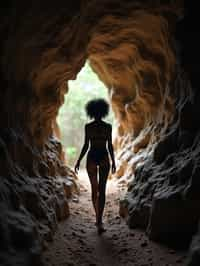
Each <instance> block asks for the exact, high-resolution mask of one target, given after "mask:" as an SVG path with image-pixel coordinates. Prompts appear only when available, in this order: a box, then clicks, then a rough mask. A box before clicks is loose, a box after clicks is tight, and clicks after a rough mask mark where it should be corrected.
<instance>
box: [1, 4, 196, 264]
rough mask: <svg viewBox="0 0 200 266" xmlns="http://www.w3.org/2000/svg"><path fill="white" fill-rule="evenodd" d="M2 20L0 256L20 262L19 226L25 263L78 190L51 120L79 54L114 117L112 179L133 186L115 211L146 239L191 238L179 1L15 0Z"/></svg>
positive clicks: (189, 132)
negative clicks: (144, 233) (98, 82)
mask: <svg viewBox="0 0 200 266" xmlns="http://www.w3.org/2000/svg"><path fill="white" fill-rule="evenodd" d="M186 10H187V9H186ZM185 14H186V15H185ZM1 15H2V16H1V22H2V23H1V27H0V31H1V35H0V36H1V52H0V62H1V67H0V80H1V90H0V91H1V92H0V93H1V107H0V108H1V113H0V121H1V125H2V127H1V130H0V140H1V142H0V143H1V151H2V152H1V159H0V165H1V167H0V175H1V188H0V197H1V199H2V204H1V205H2V210H3V211H2V212H1V217H2V218H1V219H0V228H1V230H0V231H1V236H2V239H4V240H5V241H3V243H5V245H3V248H4V251H3V252H1V256H0V259H1V260H2V261H3V260H5V258H6V256H7V255H8V254H9V256H10V257H13V258H15V257H16V255H17V256H18V259H19V261H20V260H25V259H24V253H23V251H24V249H25V247H24V246H23V247H20V250H19V248H18V246H19V236H18V235H17V232H20V233H21V234H23V235H24V238H25V240H26V238H28V239H29V243H30V244H29V246H26V252H28V254H30V257H26V261H23V263H24V264H27V265H28V263H29V262H30V261H31V260H33V258H35V259H36V260H38V257H39V255H40V250H41V243H43V244H44V245H45V241H44V240H45V239H47V240H48V239H51V238H52V234H53V232H54V231H55V229H56V223H57V220H59V219H62V218H65V217H67V216H68V214H69V210H68V203H67V198H69V197H70V195H71V193H72V191H76V190H77V187H76V184H75V182H74V178H75V176H74V173H73V172H72V171H71V170H70V169H69V168H68V167H67V166H65V165H64V162H63V156H62V147H61V144H60V142H59V140H58V138H57V137H56V134H55V131H54V128H55V127H54V125H55V120H56V116H57V114H58V110H59V107H60V106H61V105H62V103H63V99H64V94H65V93H67V90H68V86H67V81H68V80H70V79H75V78H76V75H77V73H78V72H79V71H80V69H81V67H82V66H83V65H84V63H85V60H86V59H87V58H88V59H89V61H90V64H91V66H92V68H93V69H94V71H95V72H96V73H97V74H98V76H99V78H100V79H101V80H102V81H103V82H104V83H105V84H106V86H107V87H108V93H109V96H110V100H111V104H112V107H113V110H114V113H115V116H116V120H117V124H118V127H117V136H116V139H115V143H114V144H115V149H116V157H117V164H118V166H117V167H118V171H117V173H116V177H117V178H119V177H123V178H125V179H126V180H129V181H130V182H129V187H128V192H127V194H126V197H125V199H124V200H123V201H122V202H121V207H120V213H121V215H123V216H125V217H126V218H127V221H128V224H129V226H130V227H136V226H137V227H142V228H145V229H146V230H147V233H148V234H149V236H150V238H152V239H156V240H163V241H165V242H167V243H169V244H171V243H174V242H178V244H180V243H187V244H188V243H189V242H190V241H191V237H192V235H193V234H194V233H195V232H196V230H197V223H198V220H199V215H198V213H199V196H198V194H199V193H198V192H199V191H198V186H197V185H198V171H199V168H198V157H199V151H198V150H199V148H198V147H199V140H198V131H199V119H198V103H199V96H198V90H197V88H198V82H197V81H198V80H197V77H198V72H197V67H196V66H198V60H197V59H196V57H195V54H193V57H192V58H193V59H194V61H193V60H192V59H191V56H190V53H189V52H188V53H187V51H190V52H192V53H194V51H192V49H190V46H189V47H188V46H187V45H188V42H187V39H185V38H186V37H185V32H184V30H183V28H184V26H183V24H184V23H186V25H187V19H188V20H190V19H191V18H188V17H187V12H186V13H185V12H184V10H183V2H182V1H173V2H172V1H164V2H163V3H161V1H156V0H155V1H117V0H115V1H114V0H103V1H98V0H97V1H93V0H90V1H89V0H88V1H73V3H67V4H66V1H59V2H58V1H57V2H51V1H42V3H41V2H39V1H30V2H28V3H27V2H26V1H21V2H20V5H19V3H17V1H14V0H13V1H8V2H7V6H3V7H1ZM183 15H184V16H185V19H183ZM179 21H180V22H179ZM179 23H180V24H179ZM181 23H182V24H181ZM177 25H180V27H179V28H178V30H179V31H178V30H177ZM181 25H182V26H181ZM181 27H182V30H181ZM189 29H190V27H189ZM190 34H191V33H190ZM186 36H187V35H186ZM190 37H191V35H189V36H188V38H190ZM192 37H193V39H195V33H194V35H192ZM178 41H179V42H178ZM184 45H185V46H184ZM196 47H198V46H196ZM197 58H198V57H197ZM190 59H191V61H190ZM194 62H195V63H194ZM63 183H64V185H63ZM27 199H28V200H27ZM35 202H37V204H36V203H35ZM36 206H37V207H36ZM2 215H3V216H2ZM15 216H16V217H18V219H16V222H15V223H14V224H13V219H12V218H11V217H15ZM5 217H6V218H5ZM18 221H19V222H18ZM21 221H24V226H23V228H21V227H20V226H19V225H20V224H21ZM24 228H25V229H26V230H25V229H24ZM33 234H34V237H33ZM37 235H38V237H36V236H37ZM25 240H24V241H25ZM176 240H178V241H176ZM39 243H40V244H39ZM11 247H12V250H14V251H15V252H13V253H12V252H11ZM32 250H34V252H32ZM11 253H12V254H11ZM5 254H6V255H5ZM33 261H34V260H33ZM20 263H21V264H20ZM20 263H19V265H23V263H22V262H20ZM10 265H13V262H12V260H10ZM15 265H16V264H15Z"/></svg>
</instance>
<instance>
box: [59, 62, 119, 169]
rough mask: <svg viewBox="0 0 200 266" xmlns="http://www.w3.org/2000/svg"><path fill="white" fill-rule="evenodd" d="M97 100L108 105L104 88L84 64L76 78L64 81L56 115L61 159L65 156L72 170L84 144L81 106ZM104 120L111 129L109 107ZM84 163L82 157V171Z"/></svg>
mask: <svg viewBox="0 0 200 266" xmlns="http://www.w3.org/2000/svg"><path fill="white" fill-rule="evenodd" d="M97 98H103V99H105V100H106V101H108V103H109V95H108V90H107V88H106V87H105V85H104V84H103V83H102V82H101V81H100V80H99V78H98V77H97V75H96V74H95V73H94V72H93V70H92V69H91V67H90V65H89V62H88V61H86V63H85V65H84V66H83V68H82V69H81V71H80V72H79V73H78V75H77V77H76V79H75V80H70V81H69V82H68V92H67V94H66V95H65V99H64V103H63V105H62V106H61V108H60V109H59V113H58V116H57V123H58V126H59V128H60V139H61V143H62V146H63V156H65V162H66V164H67V165H68V166H70V167H72V168H74V165H75V163H76V160H77V158H78V156H79V154H80V151H81V148H82V146H83V143H84V126H85V124H86V123H87V122H89V118H88V117H87V116H86V112H85V105H86V103H87V102H88V101H89V100H91V99H97ZM106 121H107V122H109V123H111V124H112V125H113V127H114V115H113V112H112V107H111V106H110V108H109V115H108V117H107V118H106ZM64 154H65V155H64ZM85 163H86V162H85V158H83V162H82V164H81V165H82V168H84V167H85Z"/></svg>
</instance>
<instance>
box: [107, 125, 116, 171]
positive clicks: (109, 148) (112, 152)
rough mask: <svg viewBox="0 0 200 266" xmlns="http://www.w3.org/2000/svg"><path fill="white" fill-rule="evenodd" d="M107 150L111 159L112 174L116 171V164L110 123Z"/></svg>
mask: <svg viewBox="0 0 200 266" xmlns="http://www.w3.org/2000/svg"><path fill="white" fill-rule="evenodd" d="M108 150H109V153H110V157H111V160H112V173H113V174H114V173H115V172H116V165H115V156H114V151H113V145H112V126H111V125H110V129H109V136H108Z"/></svg>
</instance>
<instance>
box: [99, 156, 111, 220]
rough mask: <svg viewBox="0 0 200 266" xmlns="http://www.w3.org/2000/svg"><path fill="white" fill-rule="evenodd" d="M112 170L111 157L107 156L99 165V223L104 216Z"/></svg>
mask: <svg viewBox="0 0 200 266" xmlns="http://www.w3.org/2000/svg"><path fill="white" fill-rule="evenodd" d="M109 171H110V163H109V159H108V157H107V156H106V157H105V158H104V160H103V161H102V162H101V163H100V165H99V204H98V224H99V225H102V216H103V211H104V206H105V200H106V183H107V178H108V174H109Z"/></svg>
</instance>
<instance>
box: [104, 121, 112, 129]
mask: <svg viewBox="0 0 200 266" xmlns="http://www.w3.org/2000/svg"><path fill="white" fill-rule="evenodd" d="M103 123H104V125H105V127H106V128H107V129H112V125H111V124H110V123H108V122H105V121H103Z"/></svg>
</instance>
